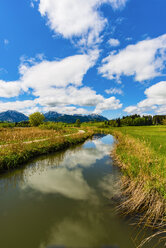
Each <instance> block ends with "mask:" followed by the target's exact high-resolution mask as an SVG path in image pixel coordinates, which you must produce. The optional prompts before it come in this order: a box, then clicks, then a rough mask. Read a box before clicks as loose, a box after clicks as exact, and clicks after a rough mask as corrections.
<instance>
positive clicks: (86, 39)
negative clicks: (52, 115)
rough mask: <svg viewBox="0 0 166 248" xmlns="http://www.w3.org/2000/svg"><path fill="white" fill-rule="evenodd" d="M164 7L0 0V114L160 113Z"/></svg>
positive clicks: (153, 1)
mask: <svg viewBox="0 0 166 248" xmlns="http://www.w3.org/2000/svg"><path fill="white" fill-rule="evenodd" d="M165 11H166V1H165V0H146V1H145V0H15V1H13V0H1V1H0V112H3V111H6V110H17V111H19V112H22V113H24V114H26V115H29V114H31V113H34V112H36V111H40V112H43V113H45V112H47V111H56V112H59V113H62V114H83V115H84V114H101V115H103V116H106V117H107V118H109V119H113V118H117V117H122V116H125V115H131V114H140V115H147V114H152V115H155V114H166V15H165Z"/></svg>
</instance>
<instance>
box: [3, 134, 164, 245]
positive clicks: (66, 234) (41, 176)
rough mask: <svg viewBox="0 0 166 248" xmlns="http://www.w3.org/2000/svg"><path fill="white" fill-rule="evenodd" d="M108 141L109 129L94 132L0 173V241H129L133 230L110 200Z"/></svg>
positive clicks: (114, 174)
mask: <svg viewBox="0 0 166 248" xmlns="http://www.w3.org/2000/svg"><path fill="white" fill-rule="evenodd" d="M112 144H113V138H112V137H111V136H109V135H108V136H105V137H100V138H97V137H96V138H94V139H93V140H92V141H87V142H86V143H85V144H84V145H79V146H76V147H73V148H71V149H68V150H67V151H65V152H60V153H56V155H55V154H53V155H49V156H43V157H41V158H40V159H36V160H34V161H33V162H31V163H29V164H28V165H27V166H25V167H24V168H22V169H20V170H16V171H14V172H12V173H9V174H6V175H2V176H1V178H0V187H1V191H0V202H1V204H0V220H1V221H0V241H1V243H0V244H1V247H3V248H9V247H13V248H19V247H24V248H29V247H31V248H36V247H38V248H45V247H49V245H64V246H66V247H96V248H98V247H102V246H104V245H117V247H121V248H133V247H135V246H134V245H133V241H132V239H131V235H133V236H134V234H135V236H136V235H137V232H138V230H134V231H133V227H131V226H129V225H128V223H126V221H124V220H123V219H122V218H121V216H118V215H117V214H116V213H115V205H113V204H111V205H110V202H111V201H110V199H111V198H112V196H114V194H115V193H116V194H118V193H119V188H120V187H119V185H118V184H117V181H118V180H119V177H120V172H119V169H118V168H117V167H114V166H113V165H112V160H111V158H110V155H109V154H110V150H111V147H112ZM2 189H5V190H2ZM133 232H134V234H133ZM146 234H147V233H146ZM147 235H149V233H148V234H147ZM138 243H139V240H138ZM138 243H137V244H138ZM151 247H153V244H149V245H148V246H147V248H151ZM158 247H162V246H158Z"/></svg>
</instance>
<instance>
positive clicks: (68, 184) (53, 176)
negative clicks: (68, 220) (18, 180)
mask: <svg viewBox="0 0 166 248" xmlns="http://www.w3.org/2000/svg"><path fill="white" fill-rule="evenodd" d="M27 187H30V188H32V189H34V190H38V191H40V192H41V193H47V194H48V193H52V194H57V193H58V194H61V195H63V196H66V197H68V198H71V199H77V200H87V199H91V198H92V196H93V195H94V192H93V190H92V189H91V188H90V187H89V186H88V184H87V182H86V181H85V179H84V178H83V174H82V170H81V169H79V168H78V169H74V170H69V169H67V168H64V167H62V168H56V169H49V170H47V172H45V171H44V172H42V173H40V174H38V173H36V174H33V175H32V176H31V177H29V178H28V180H27V182H26V184H25V185H24V186H23V187H22V189H26V188H27Z"/></svg>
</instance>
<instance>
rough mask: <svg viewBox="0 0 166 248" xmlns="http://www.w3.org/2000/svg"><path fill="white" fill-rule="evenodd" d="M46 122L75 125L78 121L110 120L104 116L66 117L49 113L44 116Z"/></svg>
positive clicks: (52, 112)
mask: <svg viewBox="0 0 166 248" xmlns="http://www.w3.org/2000/svg"><path fill="white" fill-rule="evenodd" d="M44 116H45V118H46V121H55V122H66V123H75V122H76V120H77V119H79V120H80V121H81V122H88V121H107V120H108V119H107V118H106V117H104V116H102V115H96V114H91V115H66V114H59V113H57V112H54V111H49V112H47V113H45V114H44Z"/></svg>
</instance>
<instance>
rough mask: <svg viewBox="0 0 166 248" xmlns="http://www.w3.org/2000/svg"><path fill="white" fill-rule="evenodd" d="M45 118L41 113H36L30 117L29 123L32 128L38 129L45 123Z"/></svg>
mask: <svg viewBox="0 0 166 248" xmlns="http://www.w3.org/2000/svg"><path fill="white" fill-rule="evenodd" d="M44 119H45V117H44V115H43V114H41V113H40V112H35V113H33V114H31V115H30V116H29V122H30V124H31V126H33V127H37V126H39V125H40V124H42V122H43V121H44Z"/></svg>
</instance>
